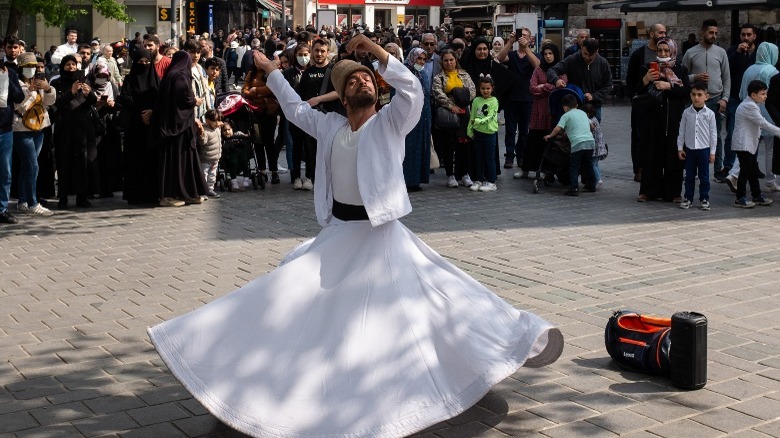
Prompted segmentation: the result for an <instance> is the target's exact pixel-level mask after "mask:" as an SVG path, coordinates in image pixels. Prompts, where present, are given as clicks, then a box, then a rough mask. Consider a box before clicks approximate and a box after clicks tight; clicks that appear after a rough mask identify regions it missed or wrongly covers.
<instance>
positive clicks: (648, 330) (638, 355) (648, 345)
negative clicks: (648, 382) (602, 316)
mask: <svg viewBox="0 0 780 438" xmlns="http://www.w3.org/2000/svg"><path fill="white" fill-rule="evenodd" d="M671 327H672V319H671V318H661V317H658V316H648V315H640V314H639V313H638V312H635V311H633V310H618V311H615V312H614V313H613V314H612V317H611V318H609V322H607V327H606V329H605V330H604V344H605V345H606V347H607V352H608V353H609V355H610V356H611V357H612V359H613V360H614V361H615V362H617V363H618V365H620V366H622V367H624V368H626V369H629V370H631V371H638V372H642V373H648V374H654V375H659V376H668V375H669V372H670V369H671V363H670V361H669V349H670V347H671V340H670V336H669V335H670V331H671Z"/></svg>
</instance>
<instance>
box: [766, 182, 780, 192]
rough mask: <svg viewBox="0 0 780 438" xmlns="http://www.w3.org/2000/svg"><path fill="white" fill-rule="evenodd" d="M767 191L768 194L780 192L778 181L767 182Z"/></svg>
mask: <svg viewBox="0 0 780 438" xmlns="http://www.w3.org/2000/svg"><path fill="white" fill-rule="evenodd" d="M766 191H768V192H780V184H777V181H774V180H773V181H767V182H766Z"/></svg>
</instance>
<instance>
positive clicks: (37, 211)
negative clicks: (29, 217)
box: [27, 203, 54, 216]
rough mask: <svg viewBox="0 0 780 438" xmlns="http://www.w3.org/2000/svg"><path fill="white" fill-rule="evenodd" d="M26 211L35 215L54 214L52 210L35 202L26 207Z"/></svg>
mask: <svg viewBox="0 0 780 438" xmlns="http://www.w3.org/2000/svg"><path fill="white" fill-rule="evenodd" d="M27 213H28V214H34V215H36V216H51V215H53V214H54V212H52V211H51V210H49V209H48V208H46V207H44V206H43V205H41V204H40V203H38V204H35V206H34V207H29V208H28V209H27Z"/></svg>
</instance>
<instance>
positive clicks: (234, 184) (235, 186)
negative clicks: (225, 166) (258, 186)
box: [230, 178, 238, 190]
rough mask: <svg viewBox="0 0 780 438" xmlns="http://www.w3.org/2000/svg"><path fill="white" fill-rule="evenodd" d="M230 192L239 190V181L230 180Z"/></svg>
mask: <svg viewBox="0 0 780 438" xmlns="http://www.w3.org/2000/svg"><path fill="white" fill-rule="evenodd" d="M230 190H238V180H237V179H236V178H233V179H231V180H230Z"/></svg>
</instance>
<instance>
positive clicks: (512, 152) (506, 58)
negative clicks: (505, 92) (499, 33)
mask: <svg viewBox="0 0 780 438" xmlns="http://www.w3.org/2000/svg"><path fill="white" fill-rule="evenodd" d="M532 38H533V36H532V35H531V30H530V29H528V28H526V27H523V28H520V29H517V30H516V31H515V32H512V34H511V35H510V36H509V41H508V42H507V43H506V44H504V48H502V49H501V51H500V52H498V55H496V60H497V61H498V62H508V64H509V70H511V71H512V72H513V73H514V77H515V83H514V84H512V86H511V88H510V90H509V97H510V101H511V102H509V104H508V105H506V106H505V107H504V117H505V118H506V136H505V137H504V146H505V147H506V154H505V157H506V158H505V161H504V168H505V169H511V168H512V166H513V163H514V160H515V157H517V167H520V165H521V164H522V162H523V152H524V151H525V146H526V143H527V142H528V126H529V125H530V123H531V105H532V103H533V97H532V96H531V92H530V91H529V90H530V88H531V76H533V74H534V69H535V68H536V67H538V66H539V64H540V61H539V58H538V57H537V56H536V53H534V52H533V50H531V41H532ZM515 42H516V43H517V51H513V50H512V47H513V46H514V43H515ZM515 134H517V142H516V143H515ZM519 176H520V175H518V177H519Z"/></svg>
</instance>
